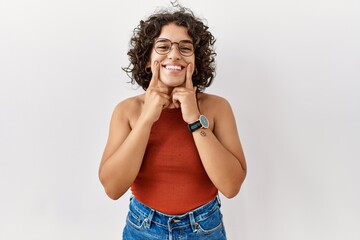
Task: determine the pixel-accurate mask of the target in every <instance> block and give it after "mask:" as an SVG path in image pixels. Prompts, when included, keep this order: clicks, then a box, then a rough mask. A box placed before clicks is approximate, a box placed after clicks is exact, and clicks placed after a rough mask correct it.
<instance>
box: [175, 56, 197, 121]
mask: <svg viewBox="0 0 360 240" xmlns="http://www.w3.org/2000/svg"><path fill="white" fill-rule="evenodd" d="M193 72H194V66H193V65H192V64H191V63H189V64H188V66H187V68H186V80H185V81H186V82H185V87H176V88H174V90H173V92H172V101H173V104H174V105H175V107H176V108H179V107H181V112H182V116H183V119H184V121H185V122H187V123H193V122H195V121H196V120H198V119H199V116H200V111H199V109H198V105H197V99H196V90H197V87H194V85H193V82H192V74H193Z"/></svg>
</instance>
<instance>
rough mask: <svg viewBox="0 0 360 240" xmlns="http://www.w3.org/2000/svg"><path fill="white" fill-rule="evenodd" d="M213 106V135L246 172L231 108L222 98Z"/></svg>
mask: <svg viewBox="0 0 360 240" xmlns="http://www.w3.org/2000/svg"><path fill="white" fill-rule="evenodd" d="M215 106H216V108H215V114H214V129H213V132H214V135H215V136H216V137H217V139H218V140H219V141H220V142H221V144H222V145H223V146H224V147H225V148H226V149H227V150H228V151H229V152H231V153H232V154H233V155H234V156H235V157H236V158H237V159H238V160H239V162H240V164H241V166H242V168H243V169H244V170H246V161H245V156H244V152H243V149H242V146H241V142H240V137H239V134H238V129H237V125H236V120H235V116H234V113H233V111H232V108H231V106H230V104H229V102H228V101H227V100H225V99H223V98H219V99H217V103H216V104H215Z"/></svg>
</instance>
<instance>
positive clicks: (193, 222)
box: [189, 212, 199, 232]
mask: <svg viewBox="0 0 360 240" xmlns="http://www.w3.org/2000/svg"><path fill="white" fill-rule="evenodd" d="M189 218H190V225H191V229H192V230H193V232H196V231H197V227H198V225H199V224H198V223H197V222H195V218H194V213H193V212H189Z"/></svg>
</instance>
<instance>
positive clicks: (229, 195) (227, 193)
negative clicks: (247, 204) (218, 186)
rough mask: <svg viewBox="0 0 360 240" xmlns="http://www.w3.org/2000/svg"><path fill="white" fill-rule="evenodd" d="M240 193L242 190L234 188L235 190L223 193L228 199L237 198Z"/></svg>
mask: <svg viewBox="0 0 360 240" xmlns="http://www.w3.org/2000/svg"><path fill="white" fill-rule="evenodd" d="M239 192H240V188H234V189H229V190H227V191H222V192H221V193H222V194H223V195H224V196H225V197H226V198H228V199H231V198H234V197H236V195H238V193H239Z"/></svg>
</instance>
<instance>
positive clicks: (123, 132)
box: [99, 102, 131, 170]
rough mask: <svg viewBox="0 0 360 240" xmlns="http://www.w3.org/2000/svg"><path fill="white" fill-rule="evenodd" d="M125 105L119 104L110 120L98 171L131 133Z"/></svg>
mask: <svg viewBox="0 0 360 240" xmlns="http://www.w3.org/2000/svg"><path fill="white" fill-rule="evenodd" d="M124 105H126V103H124V102H122V103H119V104H118V105H117V106H116V107H115V109H114V111H113V113H112V117H111V120H110V127H109V135H108V139H107V143H106V145H105V149H104V152H103V155H102V158H101V163H100V169H99V170H101V167H102V165H103V164H104V163H105V162H106V160H107V159H109V157H111V155H112V154H113V153H114V152H115V151H116V150H117V149H118V148H119V147H120V145H121V144H122V143H123V142H124V141H125V139H126V137H127V136H128V135H129V133H130V131H131V127H130V123H129V118H128V114H127V113H126V110H127V107H125V106H124Z"/></svg>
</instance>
